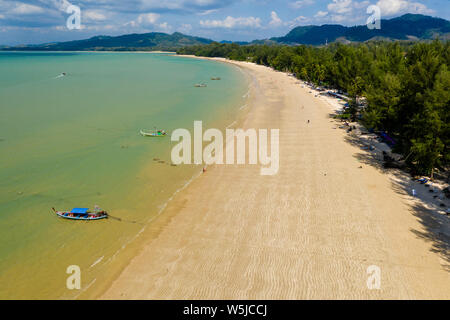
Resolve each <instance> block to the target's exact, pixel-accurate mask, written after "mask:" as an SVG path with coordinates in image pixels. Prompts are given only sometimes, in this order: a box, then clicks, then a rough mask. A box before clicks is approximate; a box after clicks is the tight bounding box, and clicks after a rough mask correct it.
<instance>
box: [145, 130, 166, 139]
mask: <svg viewBox="0 0 450 320" xmlns="http://www.w3.org/2000/svg"><path fill="white" fill-rule="evenodd" d="M166 134H167V132H165V131H164V130H145V129H143V130H141V135H143V136H144V137H164V136H165V135H166Z"/></svg>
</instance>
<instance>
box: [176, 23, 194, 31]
mask: <svg viewBox="0 0 450 320" xmlns="http://www.w3.org/2000/svg"><path fill="white" fill-rule="evenodd" d="M191 30H192V25H190V24H189V23H183V24H182V25H181V26H180V27H178V28H177V31H179V32H181V33H188V32H190V31H191Z"/></svg>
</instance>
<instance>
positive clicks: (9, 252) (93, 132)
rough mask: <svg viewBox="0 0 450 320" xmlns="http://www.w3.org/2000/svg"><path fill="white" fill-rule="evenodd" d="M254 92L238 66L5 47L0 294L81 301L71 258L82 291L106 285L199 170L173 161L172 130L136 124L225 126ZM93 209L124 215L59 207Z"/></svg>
mask: <svg viewBox="0 0 450 320" xmlns="http://www.w3.org/2000/svg"><path fill="white" fill-rule="evenodd" d="M62 72H66V73H67V75H66V76H64V77H58V75H59V74H61V73H62ZM214 76H220V77H221V78H222V80H221V81H211V80H210V78H211V77H214ZM199 82H205V83H207V84H208V87H207V88H194V86H193V85H194V84H195V83H199ZM247 87H248V86H247V82H246V79H245V78H244V76H243V75H242V74H241V73H240V71H239V70H238V69H236V68H235V67H232V66H229V65H226V64H223V63H218V62H214V61H205V60H197V59H189V58H183V57H175V56H169V55H165V54H145V53H20V52H19V53H11V52H3V53H0V154H1V159H0V298H2V299H5V298H6V299H12V298H19V299H25V298H41V299H50V298H74V297H77V296H78V295H79V294H80V291H79V290H68V289H67V288H66V279H67V277H68V276H69V275H68V274H67V273H66V268H67V267H68V266H69V265H78V266H80V268H81V271H82V288H83V290H86V289H87V290H92V289H91V288H95V286H99V285H100V283H99V282H100V280H98V279H101V275H102V274H106V273H108V272H107V271H108V270H109V269H111V268H113V264H114V263H115V262H114V260H115V257H116V255H117V253H118V252H119V251H121V250H123V249H124V248H125V250H126V245H127V244H129V243H130V242H131V241H132V240H133V239H134V238H135V237H136V235H137V234H138V233H139V232H140V231H141V230H142V229H143V228H144V227H145V226H146V225H147V224H148V223H149V221H150V220H151V219H152V218H153V217H154V216H155V215H157V214H158V212H159V211H160V208H161V206H162V205H164V203H166V202H167V200H168V199H169V198H170V197H171V195H172V194H173V193H174V192H175V191H176V190H178V189H179V188H181V187H182V186H183V185H185V184H186V182H187V181H189V180H190V179H191V178H192V177H193V176H194V175H195V174H196V173H198V172H199V170H201V167H199V166H177V167H174V166H171V165H170V151H171V148H172V146H173V145H174V143H171V142H170V136H168V137H165V138H157V139H152V138H144V137H141V136H140V135H139V130H140V129H142V128H148V129H152V128H153V127H154V126H157V127H159V128H163V129H166V130H168V131H169V132H171V131H173V130H174V129H176V128H187V129H189V130H191V131H192V127H193V121H194V120H202V121H203V124H204V127H205V128H210V127H216V128H224V127H225V126H227V125H228V124H230V123H231V122H232V121H233V120H234V117H235V115H236V112H237V111H238V109H239V107H240V106H241V105H243V104H244V103H245V102H244V98H243V96H244V95H245V93H246V92H247V90H248V88H247ZM154 158H158V159H161V160H162V161H164V163H159V162H158V161H154V160H153V159H154ZM95 204H98V205H100V206H101V207H103V208H105V209H107V210H108V211H109V212H110V214H111V215H113V216H119V217H121V218H122V219H123V220H124V222H119V221H116V220H113V219H108V220H102V221H98V222H74V221H69V220H63V219H60V218H57V217H56V216H55V215H54V214H53V213H52V211H51V207H55V208H57V209H61V210H62V209H71V208H73V207H77V206H81V207H91V208H92V207H93V206H94V205H95ZM133 221H134V222H136V223H132V222H133ZM150 223H151V222H150ZM97 280H98V281H97ZM104 280H105V279H103V280H102V281H104Z"/></svg>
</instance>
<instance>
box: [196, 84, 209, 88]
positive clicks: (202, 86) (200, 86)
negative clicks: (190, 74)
mask: <svg viewBox="0 0 450 320" xmlns="http://www.w3.org/2000/svg"><path fill="white" fill-rule="evenodd" d="M194 87H196V88H206V87H207V85H206V83H197V84H195V85H194Z"/></svg>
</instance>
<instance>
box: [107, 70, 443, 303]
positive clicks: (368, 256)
mask: <svg viewBox="0 0 450 320" xmlns="http://www.w3.org/2000/svg"><path fill="white" fill-rule="evenodd" d="M233 63H234V62H233ZM235 64H237V65H238V66H240V67H241V68H242V70H244V71H245V72H248V73H249V74H250V75H251V76H252V77H253V78H254V79H255V84H253V85H252V89H251V98H250V101H249V105H248V110H247V111H246V115H245V117H243V119H242V121H241V122H240V123H238V125H239V127H241V128H244V129H247V128H255V129H260V128H261V129H280V169H279V172H278V174H277V175H274V176H262V175H260V165H240V166H238V165H229V166H228V165H227V166H225V165H215V166H212V167H208V170H207V171H206V173H204V174H202V175H201V176H200V177H199V178H197V179H195V180H194V181H193V182H192V183H191V184H190V185H189V186H188V187H187V188H186V189H185V190H183V191H182V192H180V193H179V194H177V195H176V196H175V197H174V199H173V200H172V201H171V202H170V203H169V204H168V206H167V208H166V209H165V211H164V212H163V213H162V215H161V216H160V217H159V218H158V219H156V220H155V221H154V222H152V224H151V226H149V227H148V228H147V230H146V231H145V234H146V235H145V236H147V238H148V240H147V241H146V242H145V245H144V246H143V247H142V249H141V250H140V252H139V254H138V255H137V256H136V257H135V258H133V260H132V261H131V262H130V263H129V265H128V266H127V267H126V268H125V269H124V270H123V271H122V273H121V274H120V275H119V277H118V278H117V279H115V281H114V282H113V283H112V284H111V286H110V287H109V289H108V290H106V292H104V293H103V295H101V296H100V298H101V299H417V298H420V299H421V298H424V299H429V298H438V299H449V298H450V289H449V288H450V272H449V271H448V261H447V260H446V259H445V258H443V256H442V253H441V254H439V253H437V252H433V251H432V244H431V243H430V242H429V241H426V240H424V239H423V238H421V237H418V236H417V232H426V230H425V227H424V226H423V225H422V223H421V222H420V221H419V219H418V218H417V216H416V215H415V214H414V211H413V207H412V206H411V205H410V203H409V202H408V199H407V196H406V195H405V194H403V193H402V191H401V190H397V189H395V188H394V187H393V182H392V180H391V179H390V177H389V175H387V174H385V173H383V172H381V171H380V170H379V169H377V168H376V167H373V166H370V165H366V164H362V163H360V162H359V161H358V157H356V155H357V154H358V153H361V152H362V151H361V150H360V149H359V148H357V147H356V146H354V145H352V144H350V143H348V142H346V140H345V137H346V133H345V132H344V130H339V129H335V127H336V124H335V123H334V122H333V121H332V120H331V119H330V117H329V113H330V112H331V111H330V107H329V106H328V105H327V104H326V103H325V102H323V101H321V100H320V99H319V98H315V97H314V95H313V94H310V93H309V92H308V91H309V90H308V89H307V88H301V86H300V85H299V84H298V83H297V81H296V80H295V79H293V78H292V77H289V76H288V75H286V74H284V73H281V72H275V71H273V70H271V69H269V68H266V67H263V66H257V65H254V64H249V63H238V62H236V63H235ZM307 120H310V123H307ZM361 165H362V166H363V168H362V169H361V168H360V166H361ZM415 231H417V232H415ZM370 266H375V267H372V269H371V268H369V267H370ZM368 268H369V273H368ZM373 268H375V269H373ZM377 268H379V271H380V274H379V275H380V278H379V280H380V281H379V285H380V287H379V289H374V284H375V286H376V283H377V282H376V281H375V282H373V281H370V280H369V286H368V279H369V277H374V276H376V273H372V272H373V270H377ZM371 279H373V278H371ZM369 287H370V288H372V289H369Z"/></svg>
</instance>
